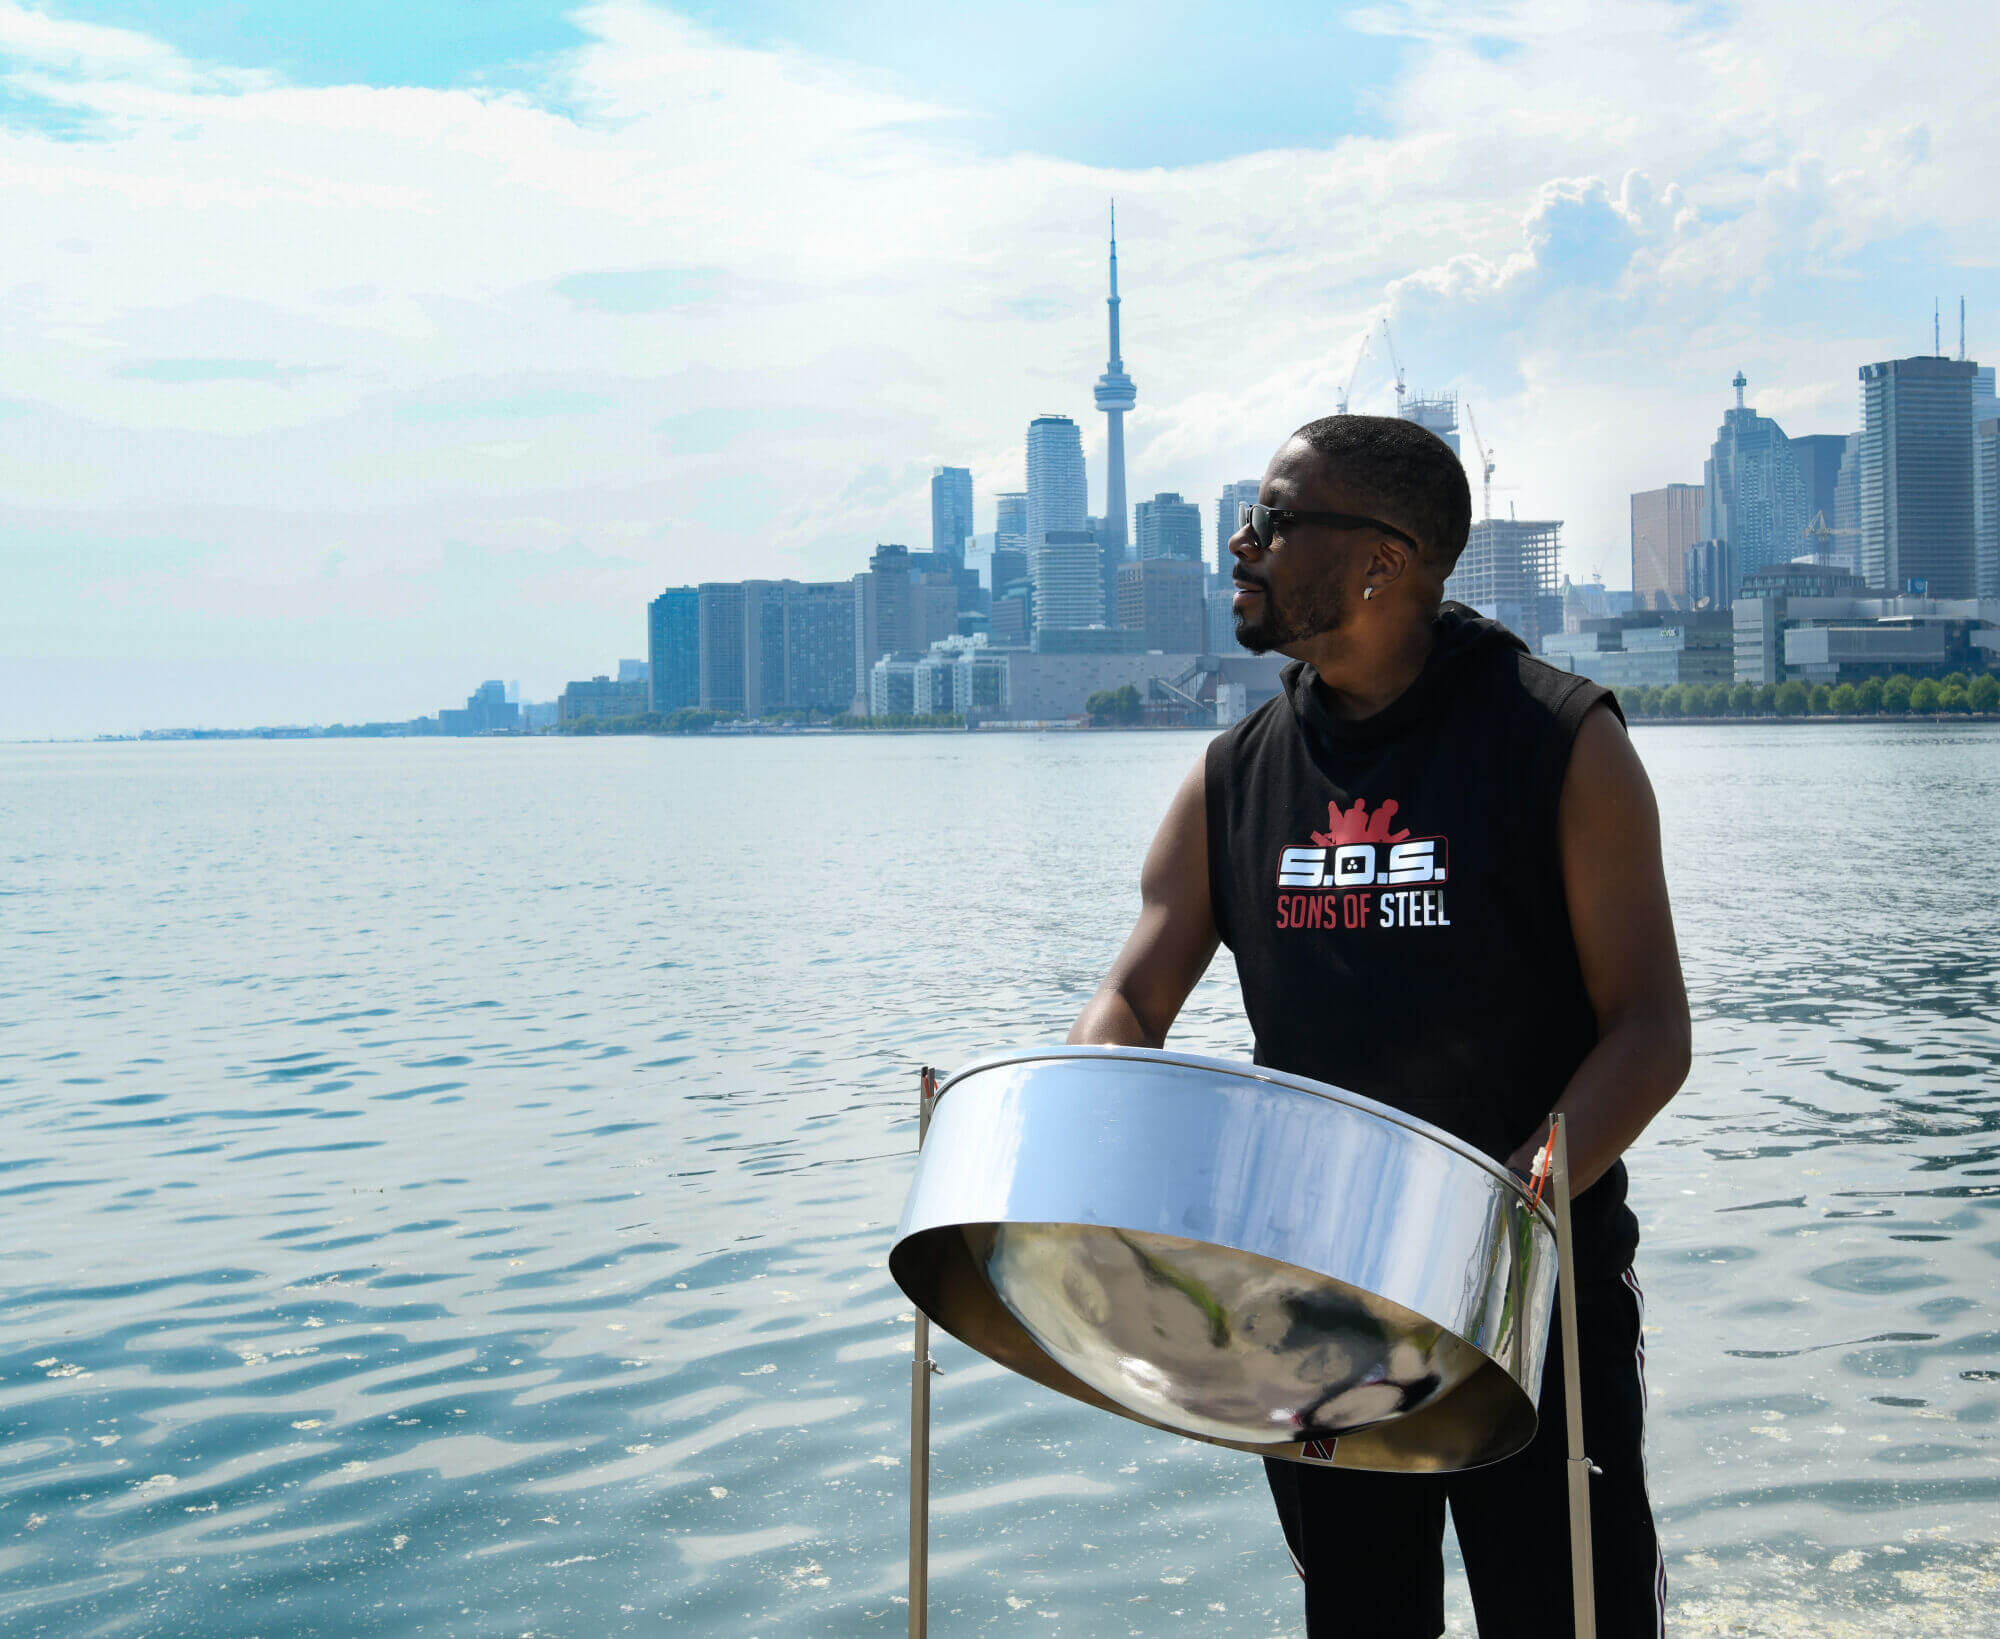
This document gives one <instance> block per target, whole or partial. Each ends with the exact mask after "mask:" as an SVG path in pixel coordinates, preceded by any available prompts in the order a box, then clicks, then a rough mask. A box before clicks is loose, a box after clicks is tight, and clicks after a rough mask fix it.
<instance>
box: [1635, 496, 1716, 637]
mask: <svg viewBox="0 0 2000 1639" xmlns="http://www.w3.org/2000/svg"><path fill="white" fill-rule="evenodd" d="M1705 494H1706V492H1705V491H1704V489H1703V488H1702V486H1701V485H1700V484H1668V485H1667V486H1666V487H1665V488H1664V489H1642V490H1639V491H1637V492H1635V493H1634V494H1633V496H1632V595H1633V597H1634V598H1635V599H1636V600H1637V602H1638V604H1639V606H1640V607H1641V608H1644V609H1685V608H1686V607H1687V606H1688V603H1687V584H1686V576H1685V565H1686V563H1687V552H1688V548H1689V547H1691V546H1693V545H1694V543H1695V542H1696V541H1698V540H1700V539H1701V538H1702V534H1701V509H1702V503H1703V500H1704V498H1705Z"/></svg>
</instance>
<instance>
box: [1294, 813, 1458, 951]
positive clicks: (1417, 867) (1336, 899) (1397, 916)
mask: <svg viewBox="0 0 2000 1639" xmlns="http://www.w3.org/2000/svg"><path fill="white" fill-rule="evenodd" d="M1401 808H1402V804H1401V803H1399V802H1397V801H1396V800H1395V799H1394V798H1385V799H1384V800H1382V801H1381V802H1379V803H1378V804H1377V805H1376V808H1375V812H1374V813H1372V814H1371V813H1369V812H1368V803H1367V800H1366V799H1365V798H1361V797H1357V798H1355V800H1354V805H1353V806H1352V807H1351V808H1342V807H1341V806H1340V804H1339V802H1337V801H1335V802H1329V803H1328V804H1327V805H1326V829H1325V830H1324V831H1314V832H1312V833H1310V835H1311V837H1312V845H1311V846H1310V847H1297V848H1287V849H1285V850H1284V852H1283V853H1282V854H1280V855H1279V857H1278V886H1279V887H1280V888H1285V889H1308V890H1312V891H1310V892H1305V893H1296V892H1295V893H1281V894H1279V895H1278V926H1279V927H1281V928H1308V929H1312V928H1353V929H1361V928H1368V927H1380V928H1419V927H1423V928H1439V927H1442V928H1448V927H1450V926H1451V922H1450V919H1449V918H1448V917H1447V916H1446V915H1445V910H1444V891H1443V887H1442V884H1443V883H1444V880H1445V877H1446V875H1447V872H1448V863H1449V854H1450V844H1449V841H1448V839H1446V838H1444V837H1441V836H1434V837H1413V836H1411V835H1410V828H1409V827H1408V826H1403V827H1402V828H1401V829H1392V827H1394V826H1395V823H1396V816H1397V814H1398V813H1399V812H1400V810H1401ZM1379 889H1388V890H1390V891H1389V892H1386V893H1381V894H1379V896H1378V894H1377V892H1376V890H1379ZM1378 897H1379V901H1380V902H1379V904H1378V903H1377V900H1378Z"/></svg>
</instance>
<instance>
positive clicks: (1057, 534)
mask: <svg viewBox="0 0 2000 1639" xmlns="http://www.w3.org/2000/svg"><path fill="white" fill-rule="evenodd" d="M1028 568H1029V574H1030V578H1031V579H1032V581H1033V583H1034V589H1035V630H1036V631H1038V632H1041V631H1047V630H1049V629H1050V628H1062V629H1065V630H1076V629H1078V628H1081V627H1085V626H1102V625H1104V624H1105V620H1104V555H1103V550H1102V548H1101V547H1100V546H1099V544H1098V540H1097V537H1096V536H1095V535H1093V534H1091V533H1090V531H1089V530H1087V529H1051V530H1047V531H1045V532H1044V533H1043V535H1042V538H1041V540H1040V541H1039V542H1038V543H1037V544H1036V546H1035V548H1034V550H1033V551H1032V552H1030V553H1029V554H1028Z"/></svg>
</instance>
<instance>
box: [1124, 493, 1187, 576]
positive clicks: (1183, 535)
mask: <svg viewBox="0 0 2000 1639" xmlns="http://www.w3.org/2000/svg"><path fill="white" fill-rule="evenodd" d="M1133 511H1134V513H1135V515H1136V523H1137V525H1138V528H1137V530H1136V532H1135V533H1136V535H1137V542H1136V544H1137V547H1138V551H1137V552H1136V553H1135V554H1134V556H1135V557H1137V558H1138V559H1140V560H1141V561H1142V562H1143V561H1145V560H1147V559H1151V558H1179V559H1183V560H1185V561H1186V562H1188V563H1197V564H1198V563H1200V562H1201V508H1200V507H1199V506H1197V505H1195V503H1194V502H1192V501H1184V500H1182V499H1181V498H1180V496H1179V495H1178V494H1176V493H1174V492H1172V491H1164V492H1162V493H1161V494H1158V495H1155V496H1154V497H1153V498H1152V499H1151V500H1150V501H1141V502H1140V503H1139V504H1138V506H1137V507H1135V508H1134V509H1133Z"/></svg>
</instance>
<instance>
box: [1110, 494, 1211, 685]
mask: <svg viewBox="0 0 2000 1639" xmlns="http://www.w3.org/2000/svg"><path fill="white" fill-rule="evenodd" d="M1139 504H1140V505H1141V506H1142V507H1143V506H1144V505H1145V502H1143V501H1142V502H1140V503H1139ZM1189 510H1190V511H1192V512H1194V514H1195V517H1196V521H1197V525H1196V527H1197V538H1199V520H1200V516H1201V513H1200V509H1199V508H1190V509H1189ZM1118 624H1119V626H1121V627H1122V628H1124V629H1125V630H1127V631H1138V632H1144V633H1145V634H1146V647H1147V648H1149V649H1160V650H1163V651H1164V652H1166V653H1168V654H1202V653H1205V652H1206V644H1205V642H1204V639H1205V638H1206V637H1207V635H1208V633H1207V627H1208V610H1207V606H1206V604H1205V602H1204V597H1203V590H1202V572H1201V560H1200V559H1199V558H1182V557H1166V556H1154V557H1151V558H1147V557H1144V556H1142V557H1141V558H1140V559H1139V561H1138V562H1137V563H1126V564H1120V565H1119V566H1118Z"/></svg>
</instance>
